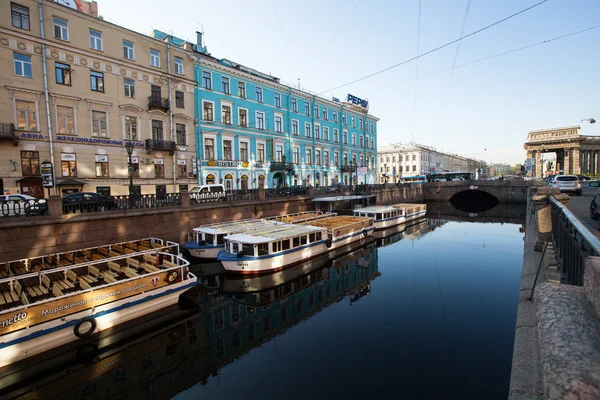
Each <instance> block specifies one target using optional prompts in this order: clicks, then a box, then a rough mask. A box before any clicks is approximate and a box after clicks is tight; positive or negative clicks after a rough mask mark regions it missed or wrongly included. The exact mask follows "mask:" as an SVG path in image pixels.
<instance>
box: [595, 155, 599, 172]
mask: <svg viewBox="0 0 600 400" xmlns="http://www.w3.org/2000/svg"><path fill="white" fill-rule="evenodd" d="M599 171H600V152H599V151H598V150H596V172H595V174H596V175H598V172H599Z"/></svg>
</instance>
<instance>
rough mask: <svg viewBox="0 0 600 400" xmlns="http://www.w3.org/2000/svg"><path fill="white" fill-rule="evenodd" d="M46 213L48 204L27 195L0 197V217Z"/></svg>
mask: <svg viewBox="0 0 600 400" xmlns="http://www.w3.org/2000/svg"><path fill="white" fill-rule="evenodd" d="M47 212H48V204H47V203H46V200H44V199H38V198H36V197H33V196H29V195H27V194H8V195H0V217H8V216H18V215H40V214H42V215H43V214H46V213H47Z"/></svg>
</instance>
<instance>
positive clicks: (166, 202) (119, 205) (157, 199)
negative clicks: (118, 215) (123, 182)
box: [112, 193, 181, 210]
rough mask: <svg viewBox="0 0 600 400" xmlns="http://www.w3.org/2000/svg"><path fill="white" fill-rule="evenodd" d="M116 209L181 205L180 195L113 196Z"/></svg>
mask: <svg viewBox="0 0 600 400" xmlns="http://www.w3.org/2000/svg"><path fill="white" fill-rule="evenodd" d="M112 198H113V200H114V202H115V205H116V207H115V208H116V209H119V210H126V209H131V208H136V209H137V208H158V207H173V206H179V205H181V197H180V196H179V193H167V194H142V195H133V196H131V199H130V196H128V195H126V196H112Z"/></svg>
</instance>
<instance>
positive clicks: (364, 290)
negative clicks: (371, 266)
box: [350, 283, 371, 304]
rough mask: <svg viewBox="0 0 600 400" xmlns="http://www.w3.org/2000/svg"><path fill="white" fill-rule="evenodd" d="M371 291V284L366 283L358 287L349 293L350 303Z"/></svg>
mask: <svg viewBox="0 0 600 400" xmlns="http://www.w3.org/2000/svg"><path fill="white" fill-rule="evenodd" d="M370 293H371V284H369V283H367V284H366V285H364V286H362V287H360V288H359V289H357V290H355V291H354V292H351V293H350V304H352V303H354V302H357V301H358V300H360V299H362V298H363V297H364V296H368V295H369V294H370Z"/></svg>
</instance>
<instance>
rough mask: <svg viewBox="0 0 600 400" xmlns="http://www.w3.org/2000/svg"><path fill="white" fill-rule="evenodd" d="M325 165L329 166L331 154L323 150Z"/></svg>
mask: <svg viewBox="0 0 600 400" xmlns="http://www.w3.org/2000/svg"><path fill="white" fill-rule="evenodd" d="M323 164H324V165H325V166H327V167H328V166H329V152H328V151H327V150H323Z"/></svg>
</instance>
